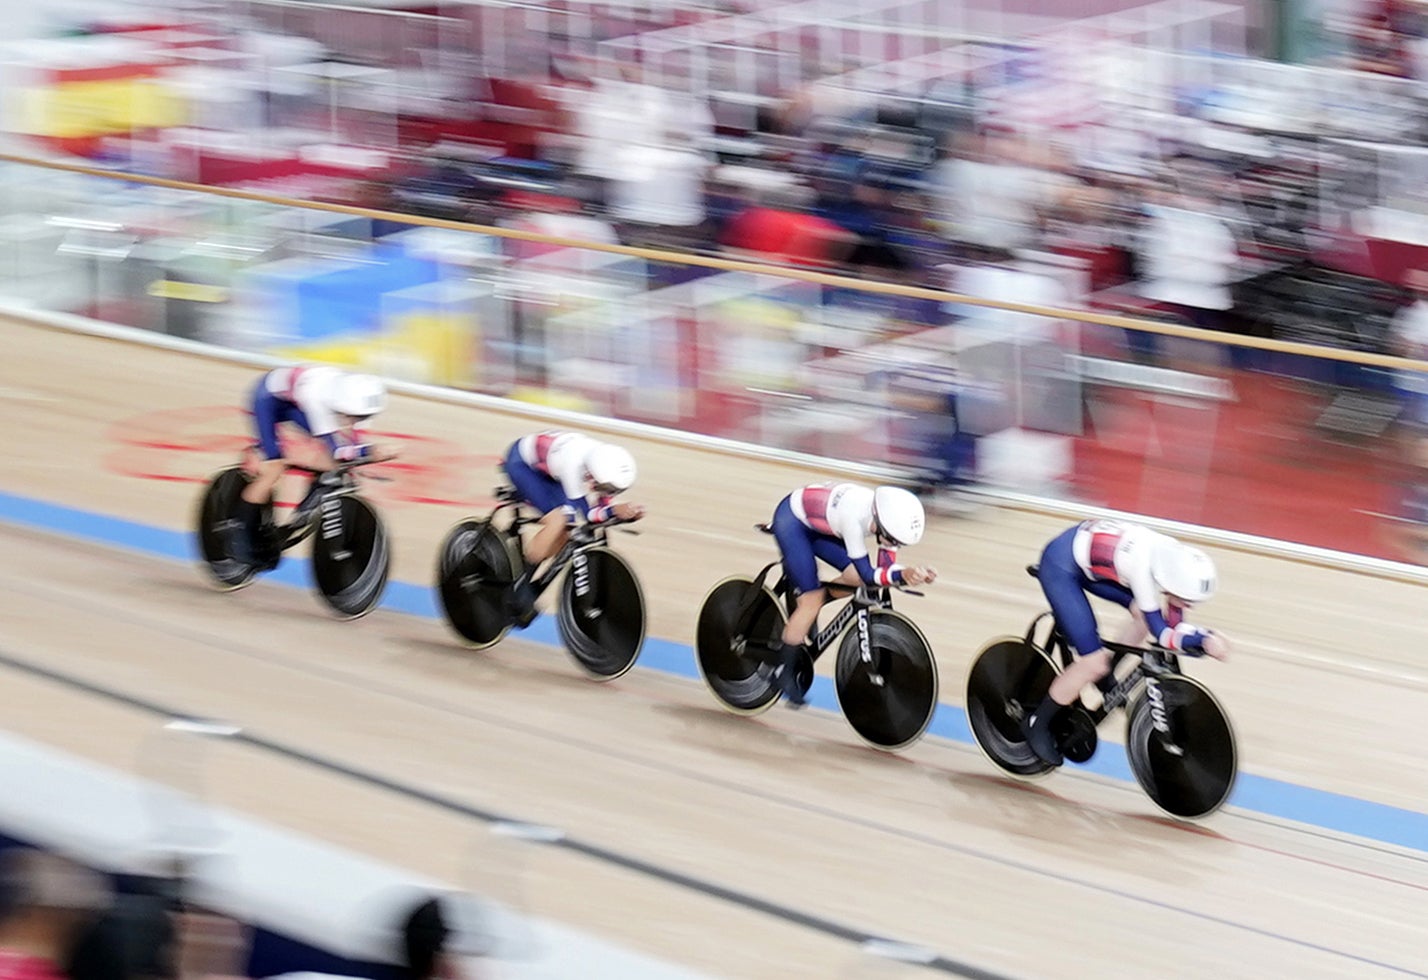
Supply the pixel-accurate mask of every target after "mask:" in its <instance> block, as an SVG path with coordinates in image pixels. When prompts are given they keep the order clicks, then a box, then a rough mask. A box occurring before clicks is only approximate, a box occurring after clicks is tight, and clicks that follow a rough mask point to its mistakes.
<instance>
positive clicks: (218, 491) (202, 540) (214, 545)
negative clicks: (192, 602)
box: [195, 466, 273, 591]
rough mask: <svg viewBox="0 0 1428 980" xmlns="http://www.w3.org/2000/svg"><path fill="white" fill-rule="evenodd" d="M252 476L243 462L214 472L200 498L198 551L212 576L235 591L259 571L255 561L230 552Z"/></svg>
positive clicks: (267, 516)
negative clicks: (240, 505)
mask: <svg viewBox="0 0 1428 980" xmlns="http://www.w3.org/2000/svg"><path fill="white" fill-rule="evenodd" d="M249 482H250V477H249V476H248V474H247V473H245V472H243V467H241V466H230V467H228V468H227V469H224V470H220V471H219V472H218V473H217V474H215V475H214V477H213V479H212V480H210V481H209V482H208V485H207V486H206V487H205V488H204V491H203V496H202V497H201V498H200V499H199V502H198V514H197V517H196V520H195V524H196V527H195V532H196V537H197V538H198V553H199V555H200V556H202V558H203V562H204V566H205V567H206V568H207V569H208V572H209V575H210V577H211V578H212V579H213V582H214V584H216V585H217V586H218V587H219V588H220V589H222V590H223V591H233V590H236V589H241V588H243V587H244V586H245V585H249V584H250V583H251V582H252V581H253V578H254V576H255V574H256V572H255V570H254V568H253V566H252V565H248V564H245V563H244V562H240V561H238V560H236V559H235V558H233V557H232V556H231V555H230V554H229V534H230V533H231V532H230V528H232V527H233V526H234V522H235V521H236V520H237V517H236V514H235V512H236V510H237V507H238V498H239V496H240V495H241V494H242V493H243V488H244V487H246V486H247V485H248V483H249ZM272 510H273V508H272V505H271V504H268V505H266V506H265V508H264V513H263V523H264V524H265V525H266V524H267V523H268V522H269V521H271V520H272Z"/></svg>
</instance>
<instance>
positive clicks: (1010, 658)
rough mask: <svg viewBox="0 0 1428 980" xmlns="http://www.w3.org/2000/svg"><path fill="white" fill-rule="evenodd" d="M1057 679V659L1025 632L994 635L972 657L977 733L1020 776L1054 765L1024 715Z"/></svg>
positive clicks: (972, 716) (971, 718)
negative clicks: (1032, 740) (1034, 741)
mask: <svg viewBox="0 0 1428 980" xmlns="http://www.w3.org/2000/svg"><path fill="white" fill-rule="evenodd" d="M1055 679H1056V667H1055V665H1054V664H1052V662H1051V659H1050V658H1049V657H1047V656H1046V654H1045V653H1043V652H1042V651H1041V650H1039V649H1037V648H1036V647H1034V646H1032V645H1031V644H1030V643H1028V642H1027V641H1026V640H1025V639H1023V638H1021V637H1019V636H1009V637H1005V638H1003V639H999V640H993V641H992V642H991V643H989V644H987V645H986V646H985V647H983V648H982V652H981V653H979V654H977V659H976V660H975V661H973V662H972V669H971V671H970V672H969V673H968V675H967V724H968V726H969V727H970V728H971V729H972V738H973V740H974V741H975V742H976V743H977V747H978V748H980V749H981V750H982V753H983V754H984V755H985V756H986V757H987V758H988V759H990V760H991V761H992V762H993V763H994V764H996V765H997V766H998V767H999V768H1001V769H1003V770H1005V771H1006V772H1009V773H1011V774H1012V775H1014V776H1038V775H1041V774H1042V773H1044V772H1046V771H1048V770H1049V769H1051V768H1052V767H1051V766H1049V765H1047V764H1046V763H1045V762H1042V761H1041V759H1040V758H1039V757H1038V756H1037V754H1036V753H1035V752H1033V751H1032V749H1031V746H1030V745H1028V744H1027V743H1026V739H1025V738H1024V737H1023V736H1022V733H1021V719H1022V718H1023V717H1024V716H1025V715H1026V713H1027V712H1029V711H1031V710H1033V709H1034V708H1035V707H1036V705H1037V704H1038V703H1040V701H1041V699H1042V698H1044V697H1045V696H1046V692H1047V691H1049V690H1050V689H1051V682H1052V681H1053V680H1055Z"/></svg>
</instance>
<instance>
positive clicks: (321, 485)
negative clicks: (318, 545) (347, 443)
mask: <svg viewBox="0 0 1428 980" xmlns="http://www.w3.org/2000/svg"><path fill="white" fill-rule="evenodd" d="M294 469H298V470H300V471H304V472H308V473H312V474H313V481H312V486H310V487H308V491H307V494H306V495H305V496H304V497H303V498H302V500H301V501H299V502H298V505H297V506H296V507H295V508H293V513H292V516H291V517H289V518H288V519H287V521H286V522H284V523H283V524H280V525H278V526H277V527H276V530H277V532H278V534H279V535H280V536H281V543H282V547H283V550H287V549H288V548H291V547H293V546H294V545H296V544H298V543H299V542H301V541H303V540H305V539H306V538H307V537H308V536H309V535H311V534H312V533H313V532H314V531H315V530H317V529H318V527H319V526H320V527H321V528H322V536H323V537H324V538H326V539H328V540H329V541H330V540H334V539H336V538H338V537H340V536H341V535H342V509H341V506H340V505H339V504H338V501H339V500H340V499H341V498H342V497H348V496H351V495H353V494H355V493H356V492H357V481H356V478H355V477H353V475H352V473H351V472H350V470H349V468H348V467H347V466H342V467H339V468H338V469H337V470H335V471H333V472H334V473H335V474H336V475H337V477H338V482H337V483H335V484H334V483H330V482H325V481H324V477H325V476H326V474H324V473H321V472H314V471H312V470H305V469H304V468H302V467H294Z"/></svg>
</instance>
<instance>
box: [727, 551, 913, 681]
mask: <svg viewBox="0 0 1428 980" xmlns="http://www.w3.org/2000/svg"><path fill="white" fill-rule="evenodd" d="M779 564H781V562H777V561H775V562H770V563H769V564H767V565H765V566H764V567H763V569H762V570H761V571H760V572H759V573H758V574H757V575H755V576H754V579H753V586H754V587H753V588H752V589H750V592H749V597H748V598H747V599H745V601H744V605H743V606H741V607H740V609H739V618H738V622H741V623H742V621H743V619H744V617H745V616H747V615H748V614H749V612H750V611H751V610H752V609H753V604H754V602H755V601H756V600H757V598H758V592H759V589H760V588H761V587H762V584H763V583H764V582H765V581H767V579H768V574H769V572H770V571H772V570H773V568H774V566H776V565H779ZM823 587H824V588H825V589H828V590H830V592H831V591H832V590H835V589H836V590H841V591H847V592H851V593H852V601H851V602H849V603H848V604H847V605H846V606H844V607H843V609H842V611H840V612H839V613H838V615H836V616H834V617H833V620H832V622H830V623H828V625H826V626H824V627H823V628H822V629H820V630H818V631H817V632H816V633H814V634H813V636H812V637H810V639H812V641H813V660H814V662H817V660H818V658H819V657H821V656H822V655H823V653H824V652H825V651H826V650H827V649H828V648H829V647H830V646H832V645H833V642H834V641H835V640H837V639H838V637H840V636H842V635H843V631H844V630H845V629H847V628H848V624H849V623H850V622H855V623H856V624H857V630H858V650H859V652H860V654H861V656H862V659H863V663H865V664H871V663H872V662H873V652H872V641H871V640H870V639H869V636H868V612H869V610H871V609H891V608H892V590H891V589H888V588H880V589H878V590H877V591H876V592H873V591H870V590H869V589H868V587H867V586H865V585H859V586H847V585H840V584H835V583H832V582H824V583H823ZM773 592H774V595H776V596H778V597H779V598H781V599H783V601H784V605H785V607H786V608H787V610H788V612H790V613H792V612H793V609H794V606H795V604H796V602H797V600H796V599H795V598H794V595H793V590H792V589H791V588H790V587H789V582H788V576H786V575H780V576H779V580H778V582H777V583H775V585H774V587H773ZM830 598H832V596H830ZM770 652H772V651H770Z"/></svg>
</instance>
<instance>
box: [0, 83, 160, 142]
mask: <svg viewBox="0 0 1428 980" xmlns="http://www.w3.org/2000/svg"><path fill="white" fill-rule="evenodd" d="M14 98H15V100H16V101H15V103H14V105H15V108H16V109H17V111H18V116H17V118H18V123H17V125H18V127H19V128H17V132H23V133H26V134H28V135H32V136H49V137H55V138H59V139H66V138H71V137H76V136H104V135H109V134H114V133H127V132H132V131H133V130H135V129H149V128H160V127H167V126H181V125H183V124H184V123H186V122H187V121H188V105H187V103H186V101H185V100H184V99H183V98H181V97H180V96H179V95H178V94H177V93H176V92H174V90H173V89H172V88H170V87H169V86H167V85H165V84H164V82H163V80H162V79H159V78H152V77H147V76H136V77H134V78H120V79H114V80H112V81H102V82H61V83H58V84H54V85H46V86H37V87H31V88H27V89H25V90H23V91H21V92H19V93H16V95H15V96H14Z"/></svg>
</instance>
